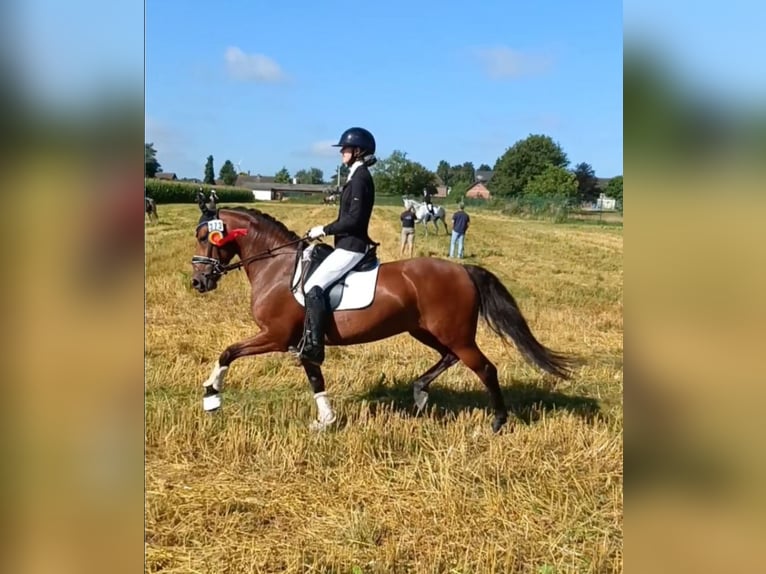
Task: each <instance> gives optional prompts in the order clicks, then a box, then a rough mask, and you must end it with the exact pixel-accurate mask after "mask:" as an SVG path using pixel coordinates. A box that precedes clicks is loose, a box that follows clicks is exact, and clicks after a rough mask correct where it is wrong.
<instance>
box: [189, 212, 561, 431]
mask: <svg viewBox="0 0 766 574" xmlns="http://www.w3.org/2000/svg"><path fill="white" fill-rule="evenodd" d="M214 218H215V219H214V220H212V221H211V219H210V218H208V217H207V216H205V215H204V214H203V215H202V217H200V220H199V224H198V225H197V229H196V232H195V235H196V253H195V255H194V257H193V258H192V279H191V287H192V288H193V289H196V290H197V291H198V292H199V293H206V292H209V291H212V290H214V289H215V288H216V286H217V284H218V280H219V279H220V278H221V277H222V276H223V275H225V274H226V273H228V272H229V271H231V270H233V269H238V268H242V269H244V271H245V273H246V275H247V278H248V281H249V282H250V285H251V310H252V316H253V319H254V320H255V323H256V324H257V325H258V327H260V332H259V333H258V334H257V335H255V336H253V337H250V338H248V339H245V340H243V341H240V342H238V343H234V344H232V345H229V346H228V347H227V348H226V349H225V350H224V351H223V352H222V353H221V354H220V356H219V357H218V361H217V362H216V364H215V365H214V367H213V370H212V372H211V374H210V377H209V378H208V379H207V380H206V381H205V382H204V383H203V388H204V396H203V407H204V408H205V410H209V411H212V410H217V409H218V408H219V407H220V405H221V397H220V392H221V391H222V388H223V382H224V377H225V375H226V371H227V370H228V368H229V366H230V365H231V363H232V362H233V361H235V360H237V359H240V358H242V357H247V356H251V355H260V354H263V353H273V352H283V353H284V352H288V351H291V350H293V349H295V348H296V347H297V346H298V345H299V344H300V340H301V338H302V335H303V325H304V308H303V307H302V306H301V304H299V303H298V302H297V301H296V298H295V295H294V294H293V292H292V290H291V280H292V277H293V273H294V270H295V266H296V262H297V259H298V256H299V255H300V254H301V253H302V252H303V250H304V249H305V248H307V247H308V246H309V241H308V239H307V238H306V237H305V236H304V237H300V236H298V235H297V234H296V233H294V232H293V231H290V230H289V229H288V228H287V227H286V226H285V225H284V224H283V223H281V222H280V221H278V220H277V219H275V218H274V217H272V216H271V215H268V214H266V213H263V212H261V211H258V210H255V209H247V208H243V207H234V208H221V209H219V210H218V211H217V213H216V214H215V215H214ZM235 256H236V257H238V258H239V260H238V261H237V262H235V263H230V262H231V261H232V260H233V258H234V257H235ZM479 316H481V317H482V318H483V319H484V320H485V321H486V323H487V324H488V325H489V327H490V328H491V329H492V330H493V331H494V332H495V333H496V334H497V335H498V336H500V337H501V338H503V339H504V340H506V341H507V340H508V339H510V340H512V341H513V342H514V343H515V345H516V347H517V349H518V350H519V351H520V353H521V355H522V357H524V359H525V360H526V361H527V362H529V363H530V364H534V365H536V366H537V367H539V368H541V369H542V370H544V371H546V372H548V373H550V374H551V375H554V376H556V377H559V378H562V379H568V378H570V376H571V367H572V365H573V359H572V358H570V357H568V356H567V355H564V354H562V353H558V352H555V351H552V350H550V349H548V348H547V347H545V346H543V345H542V344H541V343H539V342H538V341H537V339H536V338H535V337H534V335H533V334H532V331H531V330H530V328H529V326H528V325H527V322H526V320H525V319H524V316H523V315H522V313H521V311H520V310H519V307H518V305H517V304H516V301H515V300H514V298H513V296H512V295H511V294H510V293H509V292H508V290H507V289H506V288H505V286H504V285H503V284H502V283H501V281H500V280H499V279H498V278H497V277H496V276H495V275H494V274H492V273H491V272H490V271H488V270H487V269H484V268H483V267H479V266H476V265H460V264H457V263H453V262H450V261H447V260H444V259H437V258H429V257H420V258H415V259H406V260H401V261H394V262H390V263H381V264H380V266H379V268H378V276H377V284H376V286H375V294H374V299H373V300H372V303H371V304H370V305H369V306H367V307H365V308H363V309H355V310H345V311H335V312H333V313H332V314H331V315H330V318H329V319H328V324H327V328H326V342H327V344H328V345H357V344H361V343H369V342H372V341H378V340H380V339H385V338H387V337H391V336H393V335H397V334H399V333H409V334H410V335H411V336H412V337H414V338H415V339H416V340H418V341H419V342H421V343H423V344H424V345H426V346H428V347H431V348H432V349H434V350H436V351H437V352H438V353H439V354H440V355H441V358H440V359H439V361H438V362H437V363H436V364H434V365H433V366H432V367H431V368H429V369H428V370H427V371H426V372H424V373H423V374H422V375H420V376H419V377H418V378H417V379H415V381H414V382H413V394H414V402H415V407H416V408H417V412H418V413H419V412H421V411H422V410H423V409H424V408H425V406H426V403H427V401H428V387H429V385H430V384H431V382H432V381H433V380H434V379H435V378H436V377H438V376H439V375H440V374H441V373H443V372H444V371H445V370H447V369H448V368H450V367H451V366H453V365H454V364H455V363H457V362H458V361H462V362H463V363H464V364H465V365H466V366H467V367H468V368H469V369H471V370H472V371H473V372H474V373H476V376H478V377H479V379H480V380H481V382H482V383H484V385H485V387H486V389H487V391H488V393H489V401H490V405H491V407H492V409H493V411H494V419H493V421H492V430H493V431H495V432H498V431H499V430H500V429H501V428H502V426H503V425H504V424H505V423H506V421H507V419H508V410H507V408H506V406H505V403H504V400H503V396H502V394H501V392H500V385H499V384H498V378H497V369H496V368H495V366H494V365H493V364H492V362H490V360H489V359H487V357H486V356H485V355H484V353H482V352H481V350H480V349H479V347H478V346H477V345H476V329H477V324H478V319H479ZM301 364H302V366H303V369H304V371H305V373H306V376H307V378H308V382H309V385H310V386H311V389H312V391H313V392H314V397H315V398H316V399H317V407H318V408H319V409H320V415H322V414H323V413H324V415H325V416H324V417H322V416H320V418H319V420H318V421H314V422H313V423H312V428H314V429H318V430H321V429H323V428H325V427H326V426H328V425H329V424H331V423H332V422H334V421H335V415H334V414H333V413H332V409H331V408H330V406H329V402H328V401H327V399H326V395H325V380H324V376H323V375H322V370H321V367H319V366H317V365H315V364H313V363H309V362H305V361H301ZM319 397H324V398H323V399H322V404H320V399H319Z"/></svg>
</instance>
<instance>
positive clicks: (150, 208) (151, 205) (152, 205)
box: [144, 196, 160, 223]
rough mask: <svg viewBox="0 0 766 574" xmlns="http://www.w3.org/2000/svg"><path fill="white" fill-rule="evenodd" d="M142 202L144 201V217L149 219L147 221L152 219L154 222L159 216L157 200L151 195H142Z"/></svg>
mask: <svg viewBox="0 0 766 574" xmlns="http://www.w3.org/2000/svg"><path fill="white" fill-rule="evenodd" d="M144 202H145V203H146V217H147V218H148V219H149V222H150V223H151V222H152V220H154V221H155V222H157V221H159V220H160V218H159V216H158V215H157V202H156V201H154V199H152V198H151V197H146V196H144Z"/></svg>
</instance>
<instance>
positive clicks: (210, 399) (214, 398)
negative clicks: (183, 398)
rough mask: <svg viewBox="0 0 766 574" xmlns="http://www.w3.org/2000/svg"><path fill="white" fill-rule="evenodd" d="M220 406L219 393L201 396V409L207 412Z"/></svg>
mask: <svg viewBox="0 0 766 574" xmlns="http://www.w3.org/2000/svg"><path fill="white" fill-rule="evenodd" d="M220 408H221V394H220V393H215V394H213V395H206V396H204V397H202V409H203V410H204V411H205V412H207V413H212V412H214V411H217V410H218V409H220Z"/></svg>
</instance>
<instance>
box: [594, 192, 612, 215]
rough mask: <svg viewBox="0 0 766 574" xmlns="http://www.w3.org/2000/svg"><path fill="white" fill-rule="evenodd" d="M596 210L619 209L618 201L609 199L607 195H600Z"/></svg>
mask: <svg viewBox="0 0 766 574" xmlns="http://www.w3.org/2000/svg"><path fill="white" fill-rule="evenodd" d="M596 209H600V210H604V211H609V210H614V209H617V200H616V199H615V198H613V197H607V196H606V194H605V193H603V192H602V193H600V194H599V196H598V199H597V200H596Z"/></svg>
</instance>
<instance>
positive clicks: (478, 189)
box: [465, 181, 491, 199]
mask: <svg viewBox="0 0 766 574" xmlns="http://www.w3.org/2000/svg"><path fill="white" fill-rule="evenodd" d="M465 196H466V198H468V199H490V198H491V194H490V193H489V189H488V188H487V186H486V185H485V184H484V182H483V181H475V182H473V184H472V185H471V187H469V188H468V189H467V190H466V192H465Z"/></svg>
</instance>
